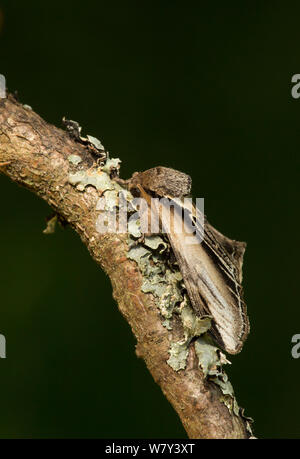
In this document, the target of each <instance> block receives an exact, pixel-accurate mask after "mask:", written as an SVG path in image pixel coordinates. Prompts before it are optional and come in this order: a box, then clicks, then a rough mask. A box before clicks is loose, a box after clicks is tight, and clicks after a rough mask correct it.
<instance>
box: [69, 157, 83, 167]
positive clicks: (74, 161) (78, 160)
mask: <svg viewBox="0 0 300 459" xmlns="http://www.w3.org/2000/svg"><path fill="white" fill-rule="evenodd" d="M68 161H69V162H70V163H72V164H74V165H75V166H77V165H78V164H79V163H81V161H82V158H81V157H80V156H78V155H70V156H68Z"/></svg>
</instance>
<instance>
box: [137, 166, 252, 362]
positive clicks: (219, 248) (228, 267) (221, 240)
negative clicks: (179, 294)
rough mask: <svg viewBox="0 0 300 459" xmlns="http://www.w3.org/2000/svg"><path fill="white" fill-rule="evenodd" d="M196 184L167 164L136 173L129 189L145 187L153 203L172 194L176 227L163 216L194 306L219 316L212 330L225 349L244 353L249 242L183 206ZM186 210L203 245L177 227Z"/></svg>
mask: <svg viewBox="0 0 300 459" xmlns="http://www.w3.org/2000/svg"><path fill="white" fill-rule="evenodd" d="M191 185H192V180H191V178H190V177H189V176H188V175H186V174H184V173H183V172H179V171H176V170H174V169H169V168H166V167H154V168H153V169H149V170H147V171H144V172H136V173H135V174H133V176H132V178H131V179H130V180H129V188H130V189H131V190H134V189H135V190H139V192H140V194H141V196H142V197H143V198H145V199H146V200H147V201H148V203H150V200H151V196H152V197H155V196H158V197H164V198H168V199H169V200H170V202H172V208H171V212H172V223H173V226H170V225H168V222H167V221H166V215H167V213H165V212H162V213H160V215H159V218H160V220H161V223H162V226H163V228H165V232H166V233H167V235H168V238H169V241H170V244H171V246H172V249H173V252H174V254H175V257H176V259H177V262H178V264H179V268H180V271H181V274H182V277H183V279H184V283H185V286H186V289H187V292H188V294H189V297H190V300H191V303H192V306H193V308H194V310H195V312H196V314H197V315H200V316H202V315H207V314H208V315H211V316H212V317H213V321H212V327H211V330H210V331H211V334H212V335H213V337H214V339H215V340H216V342H217V343H218V345H219V346H220V347H221V348H223V349H224V350H225V351H227V352H228V353H230V354H236V353H238V352H240V351H241V349H242V346H243V343H244V341H245V340H246V338H247V335H248V333H249V329H250V326H249V320H248V316H247V311H246V305H245V303H244V301H243V290H242V285H241V283H242V264H243V255H244V252H245V248H246V244H245V243H244V242H238V241H234V240H231V239H229V238H227V237H226V236H224V235H223V234H221V233H220V232H219V231H217V230H216V229H215V228H214V227H213V226H211V225H210V224H209V223H208V221H207V220H206V218H205V217H204V215H203V214H201V212H200V211H199V209H197V208H196V206H194V205H193V204H192V206H191V207H188V208H183V207H184V204H183V202H184V200H183V198H184V197H186V196H188V195H190V192H191ZM163 205H164V204H163ZM169 211H170V207H169ZM183 214H184V216H185V221H186V219H187V221H189V223H190V226H191V227H193V228H196V233H197V234H198V235H200V234H201V235H202V237H201V238H200V237H199V239H198V240H199V242H198V243H197V244H192V245H190V244H187V242H186V241H187V239H186V232H182V233H181V234H180V233H178V232H175V231H173V229H172V228H174V225H175V224H180V222H181V221H182V219H183ZM167 228H168V230H167Z"/></svg>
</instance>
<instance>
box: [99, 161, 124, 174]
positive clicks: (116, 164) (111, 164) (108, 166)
mask: <svg viewBox="0 0 300 459" xmlns="http://www.w3.org/2000/svg"><path fill="white" fill-rule="evenodd" d="M120 164H121V160H120V159H119V158H109V159H107V161H106V163H105V165H104V166H103V167H102V170H103V172H106V173H107V174H110V173H111V171H112V170H113V169H116V170H118V169H120Z"/></svg>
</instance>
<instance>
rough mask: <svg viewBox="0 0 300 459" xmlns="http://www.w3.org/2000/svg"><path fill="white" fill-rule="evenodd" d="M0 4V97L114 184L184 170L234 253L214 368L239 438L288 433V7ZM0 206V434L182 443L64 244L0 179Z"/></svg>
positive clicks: (299, 112)
mask: <svg viewBox="0 0 300 459" xmlns="http://www.w3.org/2000/svg"><path fill="white" fill-rule="evenodd" d="M0 3H1V11H2V13H3V17H4V21H3V23H2V25H1V33H0V40H1V43H0V47H1V48H0V73H2V74H4V75H5V76H6V78H7V86H8V89H9V90H15V89H17V90H18V92H19V95H20V99H21V100H22V102H24V103H27V104H29V105H31V106H32V107H33V109H34V110H36V111H37V112H38V113H39V114H40V115H41V116H43V117H44V118H45V119H46V120H47V121H49V122H51V123H54V124H56V125H58V126H60V125H61V118H62V116H64V115H65V116H67V117H69V118H72V119H75V120H77V121H79V122H80V123H81V125H82V126H83V129H84V133H85V134H91V135H94V136H96V137H99V138H100V139H101V140H102V141H103V143H104V145H105V146H106V147H107V148H108V150H109V151H110V153H111V155H112V156H118V157H120V158H121V159H122V161H123V163H122V169H121V173H122V176H123V177H125V178H127V177H129V176H130V175H131V174H132V172H133V171H135V170H143V169H147V168H149V167H152V166H156V165H165V166H170V167H174V168H176V169H179V170H182V171H185V172H186V173H188V174H190V175H191V176H192V178H193V194H194V197H204V198H205V210H206V214H207V215H208V218H209V220H210V222H211V223H212V224H214V225H215V226H216V227H217V228H218V229H220V230H221V231H222V232H223V233H224V234H226V235H228V236H230V237H232V238H235V239H239V240H243V241H247V242H248V249H247V253H246V259H245V267H244V286H245V296H246V301H247V304H248V311H249V316H250V320H251V326H252V331H251V335H250V337H249V339H248V341H247V343H246V345H245V347H244V350H243V352H242V353H241V354H240V355H238V356H235V357H232V358H231V361H232V362H233V365H232V367H230V368H228V369H227V372H228V374H229V375H230V378H231V381H232V383H233V385H234V387H235V391H236V395H237V398H238V401H239V403H240V404H241V406H244V407H245V408H246V414H248V415H250V416H252V417H253V418H254V419H255V433H256V435H257V436H259V437H298V438H299V437H300V422H299V412H300V396H299V377H300V360H294V359H292V357H291V347H292V346H291V337H292V335H294V334H295V333H300V310H299V300H298V284H299V280H298V273H299V259H298V255H297V253H296V252H297V245H296V240H297V239H298V233H299V230H298V215H296V213H297V214H298V200H299V191H298V190H299V186H298V181H299V173H298V171H299V159H298V158H299V151H300V129H299V120H300V100H295V99H293V98H292V97H291V92H290V91H291V87H292V84H291V77H292V75H293V74H295V73H300V52H299V29H300V23H299V17H300V15H299V13H300V5H299V3H298V7H297V4H296V3H295V4H294V3H292V2H276V1H272V2H253V1H251V2H250V1H244V2H242V4H239V3H238V2H229V3H228V2H226V3H223V2H222V3H221V2H220V3H219V4H216V3H214V4H213V5H208V2H198V3H194V4H193V3H189V2H183V1H172V2H171V1H163V2H160V3H159V2H157V3H155V2H122V3H121V2H120V3H114V2H110V3H108V2H107V3H106V2H101V1H100V2H99V1H97V2H96V1H85V2H78V3H76V2H74V1H72V2H71V1H64V2H62V1H61V0H60V1H58V0H52V1H51V2H41V1H40V0H39V1H29V2H23V1H12V0H10V1H4V2H3V1H2V2H0ZM2 13H1V14H2ZM0 196H1V225H0V250H1V252H0V253H1V265H0V280H1V305H0V306H1V309H0V311H1V316H0V324H1V325H0V333H2V334H4V335H5V336H6V339H7V359H6V360H1V361H0V407H1V409H0V437H3V438H4V437H110V438H113V437H137V438H139V437H185V432H184V430H183V428H182V426H181V425H180V422H179V419H178V418H177V415H176V414H175V412H173V409H172V407H171V406H170V405H169V403H168V402H167V401H166V400H165V399H164V397H163V395H162V393H161V391H160V389H159V387H158V386H157V385H156V384H155V383H154V382H153V380H152V378H151V376H150V375H149V373H148V372H147V370H146V368H145V365H144V363H143V362H142V361H141V360H138V359H137V358H136V356H135V353H134V344H135V341H134V338H133V337H132V335H131V331H130V328H129V326H128V325H127V323H126V322H125V320H124V319H123V318H122V316H121V315H120V313H119V312H118V310H117V307H116V304H115V302H114V301H113V300H112V297H111V286H110V282H109V280H108V279H107V278H106V276H105V275H104V273H103V272H101V270H100V269H99V268H98V267H97V265H96V264H95V263H94V262H93V261H92V259H91V258H90V256H89V254H88V252H87V250H86V249H85V247H84V246H83V245H82V244H81V242H80V240H79V238H78V237H77V236H76V235H75V234H74V233H73V232H72V231H71V230H68V229H67V230H65V231H62V230H59V231H57V233H56V234H55V235H53V236H48V237H47V236H45V235H43V234H42V230H43V228H44V226H45V218H46V217H47V216H48V215H49V214H50V213H51V210H50V209H49V208H48V206H47V205H46V204H45V203H44V202H42V201H40V200H39V199H38V198H37V197H35V196H34V195H32V194H31V193H29V192H28V191H26V190H23V189H21V188H19V187H17V186H16V185H15V184H14V183H11V182H10V181H9V180H8V179H7V178H6V177H4V176H1V177H0Z"/></svg>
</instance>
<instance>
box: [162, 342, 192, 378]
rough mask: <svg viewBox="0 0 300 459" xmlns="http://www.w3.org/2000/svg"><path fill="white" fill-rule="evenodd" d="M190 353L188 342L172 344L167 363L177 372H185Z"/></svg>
mask: <svg viewBox="0 0 300 459" xmlns="http://www.w3.org/2000/svg"><path fill="white" fill-rule="evenodd" d="M188 353H189V343H187V342H186V341H181V342H180V341H179V342H175V343H172V344H171V347H170V349H169V354H170V358H169V359H168V360H167V362H168V364H169V365H170V367H171V368H173V370H175V371H179V370H184V369H185V367H186V360H187V357H188Z"/></svg>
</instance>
